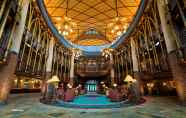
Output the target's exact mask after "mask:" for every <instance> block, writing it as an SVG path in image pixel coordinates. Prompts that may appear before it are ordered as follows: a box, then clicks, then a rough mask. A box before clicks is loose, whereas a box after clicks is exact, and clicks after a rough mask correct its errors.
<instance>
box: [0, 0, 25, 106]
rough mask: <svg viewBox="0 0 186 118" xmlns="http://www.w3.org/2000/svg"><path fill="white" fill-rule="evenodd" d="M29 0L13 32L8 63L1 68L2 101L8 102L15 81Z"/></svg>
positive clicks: (23, 3) (0, 92) (0, 88)
mask: <svg viewBox="0 0 186 118" xmlns="http://www.w3.org/2000/svg"><path fill="white" fill-rule="evenodd" d="M28 6H29V0H23V1H22V4H21V8H22V9H21V11H20V15H21V17H20V19H19V21H18V23H17V24H16V28H15V31H14V32H13V40H12V46H11V48H10V51H9V53H8V56H7V61H6V63H7V64H6V65H5V66H3V67H2V68H1V70H0V77H1V78H0V103H6V102H7V99H8V95H9V92H10V89H11V83H13V75H14V72H15V69H16V65H17V60H18V53H19V50H20V45H21V40H22V37H23V32H24V27H25V22H26V16H27V12H28Z"/></svg>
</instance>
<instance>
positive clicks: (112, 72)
mask: <svg viewBox="0 0 186 118" xmlns="http://www.w3.org/2000/svg"><path fill="white" fill-rule="evenodd" d="M109 55H110V64H111V69H110V77H111V85H113V84H114V83H115V81H114V77H115V76H114V58H113V54H112V52H110V53H109Z"/></svg>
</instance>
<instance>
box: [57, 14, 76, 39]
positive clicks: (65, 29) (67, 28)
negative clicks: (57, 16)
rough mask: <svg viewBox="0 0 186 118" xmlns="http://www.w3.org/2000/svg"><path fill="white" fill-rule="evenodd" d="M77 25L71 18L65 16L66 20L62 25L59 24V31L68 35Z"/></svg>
mask: <svg viewBox="0 0 186 118" xmlns="http://www.w3.org/2000/svg"><path fill="white" fill-rule="evenodd" d="M75 27H76V24H75V23H74V22H72V19H71V18H68V17H66V16H65V17H64V21H63V23H62V25H61V26H58V29H59V33H60V34H62V35H63V36H68V35H69V34H71V33H73V32H74V31H73V29H74V28H75Z"/></svg>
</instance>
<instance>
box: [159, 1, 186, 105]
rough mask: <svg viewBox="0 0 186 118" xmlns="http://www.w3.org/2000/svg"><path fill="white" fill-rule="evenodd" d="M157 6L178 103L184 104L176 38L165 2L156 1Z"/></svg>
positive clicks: (183, 80)
mask: <svg viewBox="0 0 186 118" xmlns="http://www.w3.org/2000/svg"><path fill="white" fill-rule="evenodd" d="M157 6H158V11H159V16H160V20H161V26H162V30H163V35H164V38H165V43H166V47H167V51H168V60H169V63H170V67H171V70H172V74H173V78H174V80H175V81H176V89H177V93H178V96H179V98H180V101H181V102H182V103H185V102H186V78H185V74H184V72H183V69H182V67H181V66H180V65H179V64H178V59H177V54H176V53H177V50H176V49H177V45H176V44H177V36H176V33H175V31H174V29H173V27H172V24H171V21H170V19H168V18H169V17H168V15H169V13H168V12H169V10H168V7H167V5H166V2H165V0H157Z"/></svg>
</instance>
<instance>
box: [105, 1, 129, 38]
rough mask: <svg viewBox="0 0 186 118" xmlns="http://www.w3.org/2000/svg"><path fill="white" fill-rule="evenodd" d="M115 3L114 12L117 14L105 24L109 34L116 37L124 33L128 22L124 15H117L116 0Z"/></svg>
mask: <svg viewBox="0 0 186 118" xmlns="http://www.w3.org/2000/svg"><path fill="white" fill-rule="evenodd" d="M115 3H116V8H115V9H116V14H117V16H116V17H115V18H114V19H112V21H111V23H109V24H108V25H107V31H108V32H109V35H110V36H112V37H113V36H114V37H118V36H120V35H121V34H123V33H125V32H126V30H127V28H128V22H127V18H126V17H119V13H118V7H117V4H118V3H117V0H115Z"/></svg>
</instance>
